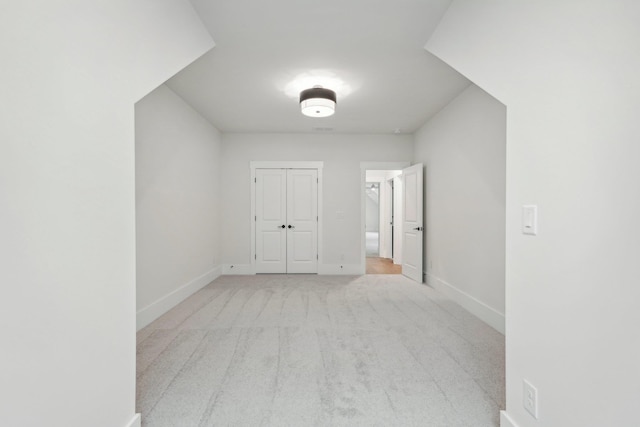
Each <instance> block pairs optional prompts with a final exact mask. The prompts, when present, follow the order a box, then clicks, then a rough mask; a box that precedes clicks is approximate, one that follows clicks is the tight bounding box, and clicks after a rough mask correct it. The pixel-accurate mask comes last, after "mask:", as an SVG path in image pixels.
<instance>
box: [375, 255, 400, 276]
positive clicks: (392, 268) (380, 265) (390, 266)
mask: <svg viewBox="0 0 640 427" xmlns="http://www.w3.org/2000/svg"><path fill="white" fill-rule="evenodd" d="M367 274H402V266H401V265H399V264H394V263H393V260H391V259H389V258H380V257H367Z"/></svg>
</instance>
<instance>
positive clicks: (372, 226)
mask: <svg viewBox="0 0 640 427" xmlns="http://www.w3.org/2000/svg"><path fill="white" fill-rule="evenodd" d="M401 175H402V170H400V169H370V170H366V172H365V186H364V195H365V206H364V210H365V254H366V267H365V273H366V274H401V273H402V255H401V254H402V239H401V237H402V234H401V232H400V230H399V228H400V226H399V222H400V221H397V219H398V218H400V216H398V213H399V210H400V209H401V206H402V203H401V191H398V190H399V188H400V187H401V185H402V184H401V180H402V178H401Z"/></svg>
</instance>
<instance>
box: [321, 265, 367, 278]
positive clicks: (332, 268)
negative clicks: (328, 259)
mask: <svg viewBox="0 0 640 427" xmlns="http://www.w3.org/2000/svg"><path fill="white" fill-rule="evenodd" d="M318 274H326V275H342V274H344V275H347V276H354V275H355V276H360V275H362V274H364V268H363V267H362V265H360V264H318Z"/></svg>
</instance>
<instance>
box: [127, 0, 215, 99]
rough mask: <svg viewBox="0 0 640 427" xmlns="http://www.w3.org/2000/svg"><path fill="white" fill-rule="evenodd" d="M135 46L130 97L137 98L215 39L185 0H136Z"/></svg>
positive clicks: (206, 49) (180, 68)
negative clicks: (136, 37)
mask: <svg viewBox="0 0 640 427" xmlns="http://www.w3.org/2000/svg"><path fill="white" fill-rule="evenodd" d="M134 7H136V12H137V13H138V14H139V16H140V19H137V20H136V21H135V22H132V21H129V23H128V24H129V25H132V26H135V28H133V29H134V30H135V32H134V34H137V35H138V39H137V40H136V44H137V49H136V52H135V55H134V56H133V57H132V58H131V60H132V63H133V69H134V71H135V75H134V78H133V79H132V80H131V81H132V84H133V87H132V91H133V92H132V93H133V96H134V98H133V100H134V102H135V101H139V100H140V99H142V98H143V97H144V96H146V95H147V94H148V93H150V92H151V91H152V90H154V89H155V88H157V87H158V86H160V85H161V84H162V83H164V82H165V81H167V80H168V79H169V78H171V77H172V76H173V75H174V74H176V73H177V72H179V71H180V70H182V69H183V68H185V67H186V66H187V65H189V64H191V63H192V62H193V61H195V60H196V59H198V58H199V57H200V56H202V55H204V54H205V53H206V52H208V51H209V50H211V49H213V48H214V47H215V42H214V40H213V38H212V37H211V35H210V34H209V32H208V30H207V29H206V27H205V26H204V23H203V22H202V20H201V19H200V17H199V16H198V14H197V13H196V11H195V9H194V8H193V6H192V5H191V3H190V2H189V1H188V0H145V1H142V2H141V1H138V2H135V6H134Z"/></svg>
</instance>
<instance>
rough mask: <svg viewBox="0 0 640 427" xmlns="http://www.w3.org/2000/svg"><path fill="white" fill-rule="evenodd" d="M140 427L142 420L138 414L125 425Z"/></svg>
mask: <svg viewBox="0 0 640 427" xmlns="http://www.w3.org/2000/svg"><path fill="white" fill-rule="evenodd" d="M141 426H142V418H140V414H136V415H135V416H134V417H133V419H132V420H131V421H130V422H129V424H127V427H141Z"/></svg>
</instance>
